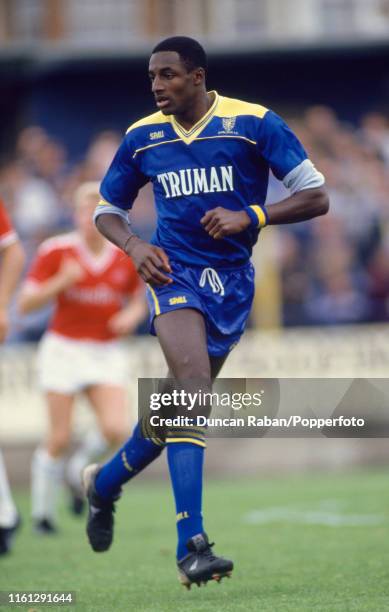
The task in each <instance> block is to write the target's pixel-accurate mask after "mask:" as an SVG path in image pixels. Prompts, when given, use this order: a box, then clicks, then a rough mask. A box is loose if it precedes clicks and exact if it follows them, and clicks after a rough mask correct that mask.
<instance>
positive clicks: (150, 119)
mask: <svg viewBox="0 0 389 612" xmlns="http://www.w3.org/2000/svg"><path fill="white" fill-rule="evenodd" d="M158 123H170V119H169V117H168V116H166V115H164V114H163V113H161V111H157V112H156V113H153V114H152V115H147V117H143V119H139V121H135V123H133V124H132V125H130V127H129V128H128V129H127V131H126V134H128V132H131V130H134V129H135V128H138V127H142V125H155V124H158Z"/></svg>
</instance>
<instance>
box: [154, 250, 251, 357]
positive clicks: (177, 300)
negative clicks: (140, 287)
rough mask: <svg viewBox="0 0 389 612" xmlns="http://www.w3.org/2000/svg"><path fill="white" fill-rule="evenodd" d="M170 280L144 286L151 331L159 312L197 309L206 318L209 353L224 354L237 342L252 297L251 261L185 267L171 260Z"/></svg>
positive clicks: (215, 355) (244, 324) (243, 326)
mask: <svg viewBox="0 0 389 612" xmlns="http://www.w3.org/2000/svg"><path fill="white" fill-rule="evenodd" d="M170 265H171V268H172V273H171V274H169V276H170V277H171V278H172V279H173V283H171V284H170V285H166V286H163V287H151V286H150V285H148V286H147V301H148V304H149V309H150V333H151V334H153V335H154V336H155V335H156V333H155V328H154V319H155V317H157V316H158V315H160V314H163V313H166V312H170V311H172V310H178V309H181V308H194V309H195V310H199V311H200V312H201V313H202V314H203V315H204V319H205V324H206V329H207V341H208V353H209V355H211V356H214V357H219V356H221V355H225V354H226V353H228V352H229V351H230V350H231V349H233V348H234V346H236V344H237V343H238V342H239V340H240V337H241V335H242V334H243V332H244V329H245V327H246V323H247V319H248V316H249V314H250V310H251V306H252V303H253V298H254V267H253V265H252V263H251V262H249V263H247V264H245V265H244V266H242V267H238V268H237V267H235V268H228V269H226V268H218V269H217V270H215V269H214V268H200V267H190V268H189V267H188V266H184V265H182V264H179V263H177V262H170Z"/></svg>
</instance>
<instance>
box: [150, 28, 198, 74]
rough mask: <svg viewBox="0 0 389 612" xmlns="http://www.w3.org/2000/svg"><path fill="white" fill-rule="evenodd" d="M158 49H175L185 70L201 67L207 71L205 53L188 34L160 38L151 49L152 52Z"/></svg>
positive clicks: (157, 51)
mask: <svg viewBox="0 0 389 612" xmlns="http://www.w3.org/2000/svg"><path fill="white" fill-rule="evenodd" d="M160 51H175V52H176V53H178V55H179V56H180V58H181V60H182V61H183V63H184V64H185V66H186V68H187V70H188V71H189V70H194V69H195V68H203V69H204V70H205V71H207V55H206V53H205V51H204V49H203V47H202V46H201V45H200V43H199V42H197V40H195V39H194V38H189V36H171V37H170V38H165V40H161V42H159V43H158V44H157V45H156V46H155V47H154V49H153V51H152V52H153V53H159V52H160Z"/></svg>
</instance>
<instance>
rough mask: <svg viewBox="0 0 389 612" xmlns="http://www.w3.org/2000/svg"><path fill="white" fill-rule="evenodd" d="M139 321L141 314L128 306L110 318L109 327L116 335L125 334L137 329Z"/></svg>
mask: <svg viewBox="0 0 389 612" xmlns="http://www.w3.org/2000/svg"><path fill="white" fill-rule="evenodd" d="M138 323H139V315H138V314H137V313H136V312H134V311H131V310H129V309H128V308H124V309H123V310H121V311H120V312H117V313H116V314H114V315H113V316H112V317H111V318H110V319H109V320H108V327H109V329H110V330H111V332H112V333H113V334H115V335H116V336H124V335H126V334H131V333H132V332H133V331H135V329H136V328H137V326H138Z"/></svg>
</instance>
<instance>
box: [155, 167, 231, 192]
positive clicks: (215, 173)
mask: <svg viewBox="0 0 389 612" xmlns="http://www.w3.org/2000/svg"><path fill="white" fill-rule="evenodd" d="M157 178H158V182H159V183H161V184H162V186H163V188H164V190H165V196H166V198H174V197H180V196H181V195H185V196H189V195H191V194H192V193H195V194H197V193H214V192H215V191H233V190H234V174H233V168H232V166H218V167H216V166H212V167H211V168H210V169H209V170H208V176H207V169H206V168H185V169H183V170H178V171H177V172H164V173H163V174H158V176H157ZM169 188H170V190H169Z"/></svg>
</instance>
